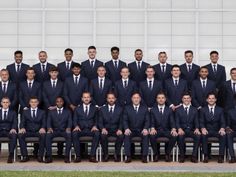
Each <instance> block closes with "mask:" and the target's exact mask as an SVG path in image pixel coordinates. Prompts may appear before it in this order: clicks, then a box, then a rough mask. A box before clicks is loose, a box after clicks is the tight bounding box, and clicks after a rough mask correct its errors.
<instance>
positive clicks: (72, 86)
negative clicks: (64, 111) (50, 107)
mask: <svg viewBox="0 0 236 177" xmlns="http://www.w3.org/2000/svg"><path fill="white" fill-rule="evenodd" d="M80 70H81V65H80V64H78V63H74V64H73V65H72V72H73V75H72V76H71V77H68V78H67V79H66V81H65V83H64V91H63V92H64V98H65V101H66V104H67V105H68V106H69V108H70V109H71V110H72V111H74V110H75V108H76V107H77V106H79V105H80V104H81V97H82V93H83V92H85V91H88V80H87V79H86V78H84V77H83V76H81V74H80Z"/></svg>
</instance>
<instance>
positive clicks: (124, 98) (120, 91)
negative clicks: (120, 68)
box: [115, 79, 137, 106]
mask: <svg viewBox="0 0 236 177" xmlns="http://www.w3.org/2000/svg"><path fill="white" fill-rule="evenodd" d="M135 91H137V86H136V83H135V82H134V81H133V80H131V79H129V80H128V85H127V87H126V88H124V86H123V82H122V79H121V80H118V81H116V83H115V93H116V95H117V102H118V104H119V105H120V106H125V105H128V104H131V96H132V94H133V93H134V92H135Z"/></svg>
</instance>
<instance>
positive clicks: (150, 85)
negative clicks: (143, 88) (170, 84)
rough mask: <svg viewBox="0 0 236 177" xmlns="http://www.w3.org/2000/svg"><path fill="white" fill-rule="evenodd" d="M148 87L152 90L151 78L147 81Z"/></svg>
mask: <svg viewBox="0 0 236 177" xmlns="http://www.w3.org/2000/svg"><path fill="white" fill-rule="evenodd" d="M148 88H149V89H150V90H152V81H151V80H150V81H149V85H148Z"/></svg>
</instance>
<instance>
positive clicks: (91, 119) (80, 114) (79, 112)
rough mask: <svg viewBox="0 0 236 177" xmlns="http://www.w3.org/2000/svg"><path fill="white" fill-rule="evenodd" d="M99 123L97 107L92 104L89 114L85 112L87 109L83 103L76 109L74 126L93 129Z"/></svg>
mask: <svg viewBox="0 0 236 177" xmlns="http://www.w3.org/2000/svg"><path fill="white" fill-rule="evenodd" d="M97 124H98V110H97V108H96V107H95V106H94V105H92V104H90V108H89V113H88V115H86V114H85V110H84V108H83V104H81V105H80V106H79V107H77V108H76V109H75V112H74V116H73V126H74V127H76V126H77V125H78V126H79V127H80V129H81V130H84V129H91V128H92V127H93V126H96V127H97Z"/></svg>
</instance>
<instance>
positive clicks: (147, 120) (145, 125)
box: [144, 110, 150, 130]
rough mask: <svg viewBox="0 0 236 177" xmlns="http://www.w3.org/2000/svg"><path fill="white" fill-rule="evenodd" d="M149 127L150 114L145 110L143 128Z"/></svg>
mask: <svg viewBox="0 0 236 177" xmlns="http://www.w3.org/2000/svg"><path fill="white" fill-rule="evenodd" d="M149 128H150V116H149V111H148V110H147V111H146V115H145V124H144V129H147V130H148V129H149Z"/></svg>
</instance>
